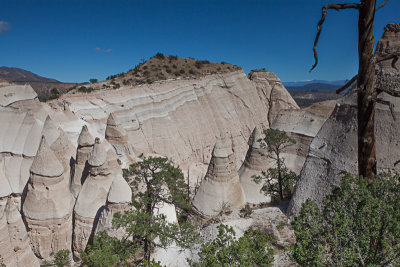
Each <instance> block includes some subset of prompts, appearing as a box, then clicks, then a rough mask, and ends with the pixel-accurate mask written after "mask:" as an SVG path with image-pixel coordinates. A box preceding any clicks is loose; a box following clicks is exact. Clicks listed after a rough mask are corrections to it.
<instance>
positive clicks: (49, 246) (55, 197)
mask: <svg viewBox="0 0 400 267" xmlns="http://www.w3.org/2000/svg"><path fill="white" fill-rule="evenodd" d="M30 172H31V176H30V178H29V183H28V188H27V194H26V198H25V200H24V203H23V214H24V218H25V221H26V224H27V227H28V229H29V232H28V234H29V237H30V240H31V244H32V247H33V251H34V253H35V255H36V256H37V257H39V258H40V259H44V260H49V259H50V258H51V256H52V254H55V253H57V252H58V251H59V250H64V249H66V250H70V248H71V237H72V236H71V233H72V209H73V205H74V198H73V196H72V195H71V193H70V191H69V187H68V184H67V181H68V179H66V177H64V167H63V165H62V164H61V163H60V161H59V160H58V158H57V156H56V155H55V154H54V152H53V150H52V149H51V148H50V147H49V145H48V144H47V142H46V139H45V137H44V136H43V137H42V139H41V142H40V146H39V149H38V152H37V154H36V156H35V158H34V160H33V163H32V166H31V169H30Z"/></svg>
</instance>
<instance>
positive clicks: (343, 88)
mask: <svg viewBox="0 0 400 267" xmlns="http://www.w3.org/2000/svg"><path fill="white" fill-rule="evenodd" d="M357 77H358V75H355V76H354V77H353V78H351V80H350V81H348V82H347V83H346V84H345V85H343V86H342V87H340V88H339V89H337V90H336V94H340V93H341V92H343V91H344V90H346V89H347V88H349V87H350V86H352V85H353V84H354V82H355V81H357Z"/></svg>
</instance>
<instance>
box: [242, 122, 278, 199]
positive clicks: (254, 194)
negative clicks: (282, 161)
mask: <svg viewBox="0 0 400 267" xmlns="http://www.w3.org/2000/svg"><path fill="white" fill-rule="evenodd" d="M263 138H265V135H264V133H263V129H262V127H260V126H256V127H255V128H254V130H253V133H252V134H251V136H250V138H249V150H248V151H247V154H246V158H245V160H244V162H243V164H242V166H241V167H240V169H239V177H240V184H241V185H242V188H243V191H244V194H245V197H246V202H248V203H251V204H260V203H268V202H271V197H270V196H265V194H264V193H263V192H261V188H262V187H263V183H262V182H261V183H259V184H257V183H256V182H254V180H253V178H252V177H253V176H254V175H261V172H262V171H267V170H268V169H269V168H270V162H269V160H268V156H267V155H268V149H267V148H265V147H263V146H262V145H261V142H263V141H261V142H259V140H260V139H263ZM263 143H264V142H263ZM264 144H265V143H264Z"/></svg>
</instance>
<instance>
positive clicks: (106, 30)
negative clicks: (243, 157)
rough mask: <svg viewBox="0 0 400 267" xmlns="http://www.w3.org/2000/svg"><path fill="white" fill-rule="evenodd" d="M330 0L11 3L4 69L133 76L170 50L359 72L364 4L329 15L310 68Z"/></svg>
mask: <svg viewBox="0 0 400 267" xmlns="http://www.w3.org/2000/svg"><path fill="white" fill-rule="evenodd" d="M353 1H354V2H357V1H359V0H353ZM377 1H378V3H380V2H381V1H383V0H377ZM328 2H329V1H325V0H323V1H321V0H260V1H244V0H242V1H238V0H213V1H212V0H209V1H207V0H185V1H184V0H180V1H178V0H159V1H153V0H147V1H145V0H142V1H139V0H138V1H128V0H125V1H123V0H114V1H101V0H98V1H94V0H80V1H78V0H47V1H45V0H30V1H22V0H1V7H0V66H8V67H19V68H23V69H26V70H29V71H32V72H34V73H37V74H39V75H42V76H45V77H50V78H55V79H57V80H60V81H63V82H84V81H88V79H90V78H98V79H99V80H102V79H105V77H106V76H108V75H110V74H116V73H119V72H123V71H124V72H125V71H127V70H128V69H130V68H132V67H133V66H134V65H135V64H137V63H139V62H140V60H141V59H147V58H149V57H151V56H153V55H154V54H155V53H157V52H158V51H160V52H162V53H164V54H173V55H178V56H181V57H194V58H197V59H208V60H210V61H216V62H220V61H226V62H229V63H232V64H237V65H240V66H242V67H243V69H244V71H245V72H246V73H247V72H249V71H250V70H251V69H254V68H262V67H265V68H266V69H267V70H269V71H273V72H275V73H276V74H277V75H278V76H279V77H280V78H281V80H283V81H299V80H311V79H322V80H341V79H346V78H350V77H352V76H353V75H354V74H355V73H356V72H357V61H358V59H357V16H358V13H357V11H355V10H343V11H340V12H337V11H335V10H331V11H329V13H328V17H327V19H326V21H325V24H324V28H323V32H322V35H321V38H320V43H319V49H318V50H319V54H320V64H319V66H318V67H317V69H316V70H314V71H313V72H312V73H311V74H310V73H309V72H308V70H309V69H310V67H311V65H312V64H313V53H312V45H313V41H314V37H315V33H316V24H317V22H318V21H319V19H320V17H321V7H322V6H323V5H324V4H326V3H328ZM333 2H335V3H345V2H346V1H341V0H337V1H333ZM399 11H400V1H399V0H389V2H388V3H387V4H386V6H385V7H384V8H382V9H381V10H379V11H378V12H377V14H376V23H375V34H376V35H375V37H376V39H377V40H378V39H379V38H380V37H381V36H382V33H383V28H384V26H385V25H386V24H387V23H395V22H400V17H399Z"/></svg>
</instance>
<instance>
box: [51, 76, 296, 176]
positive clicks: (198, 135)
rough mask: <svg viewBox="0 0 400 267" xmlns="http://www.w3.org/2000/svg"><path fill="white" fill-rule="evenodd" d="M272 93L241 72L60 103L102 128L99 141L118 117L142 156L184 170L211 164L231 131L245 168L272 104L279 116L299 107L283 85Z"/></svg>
mask: <svg viewBox="0 0 400 267" xmlns="http://www.w3.org/2000/svg"><path fill="white" fill-rule="evenodd" d="M270 76H271V79H273V81H271V83H273V84H275V83H278V82H277V80H276V79H277V78H276V77H275V75H273V74H272V73H270ZM267 78H268V77H267ZM271 89H272V88H271V85H270V83H269V81H268V80H267V79H266V78H265V79H264V80H257V82H255V80H253V81H252V80H249V79H248V78H247V77H246V76H245V74H244V73H243V71H235V72H231V73H226V74H221V75H219V74H218V75H208V76H205V77H202V78H199V79H188V80H179V81H168V82H165V83H160V84H156V83H155V84H151V85H141V86H135V87H130V86H122V87H121V88H120V89H117V90H111V91H110V90H100V91H95V92H93V93H91V94H79V93H77V94H70V95H65V96H62V99H60V100H58V101H66V102H68V103H70V104H69V107H70V109H71V111H72V112H73V113H74V114H75V115H76V116H78V117H79V118H82V119H83V120H85V121H86V122H87V123H89V124H90V125H92V126H93V128H94V129H98V131H99V136H103V135H104V132H105V122H106V120H107V116H108V115H109V114H110V113H111V112H113V113H115V114H118V119H119V120H120V122H121V124H122V126H123V128H125V130H126V132H127V134H128V137H129V141H130V143H131V144H132V146H133V147H134V149H135V153H136V154H140V153H144V154H150V153H154V154H159V155H166V156H168V158H171V159H172V160H173V161H174V162H175V163H176V164H179V165H180V166H181V167H182V168H184V169H185V168H187V166H188V165H190V164H192V163H194V162H198V163H203V164H208V163H209V161H210V155H211V150H212V148H213V146H214V142H215V136H216V135H218V134H219V133H220V132H230V133H231V134H232V140H233V145H234V147H235V154H236V157H237V160H236V167H237V168H239V167H240V166H241V164H242V160H243V158H244V157H245V154H246V151H247V149H248V145H247V141H248V138H249V136H250V133H251V131H252V130H253V129H254V127H255V126H256V125H260V124H262V123H263V124H265V126H266V127H268V126H269V125H268V112H269V106H270V104H271V105H273V106H274V108H273V110H274V112H275V110H276V111H278V110H279V109H288V108H298V107H297V105H296V104H295V102H294V100H293V99H292V98H291V97H290V95H289V94H288V93H287V91H286V90H285V89H284V88H283V87H282V86H280V85H279V86H278V85H277V86H275V88H274V89H273V92H274V93H272V94H271V93H270V90H271ZM270 95H271V97H272V98H270V97H269V96H270ZM265 96H268V98H267V97H265ZM285 101H286V102H285ZM275 103H277V104H275ZM278 103H279V104H278ZM64 130H65V129H64ZM66 132H67V131H66Z"/></svg>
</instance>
